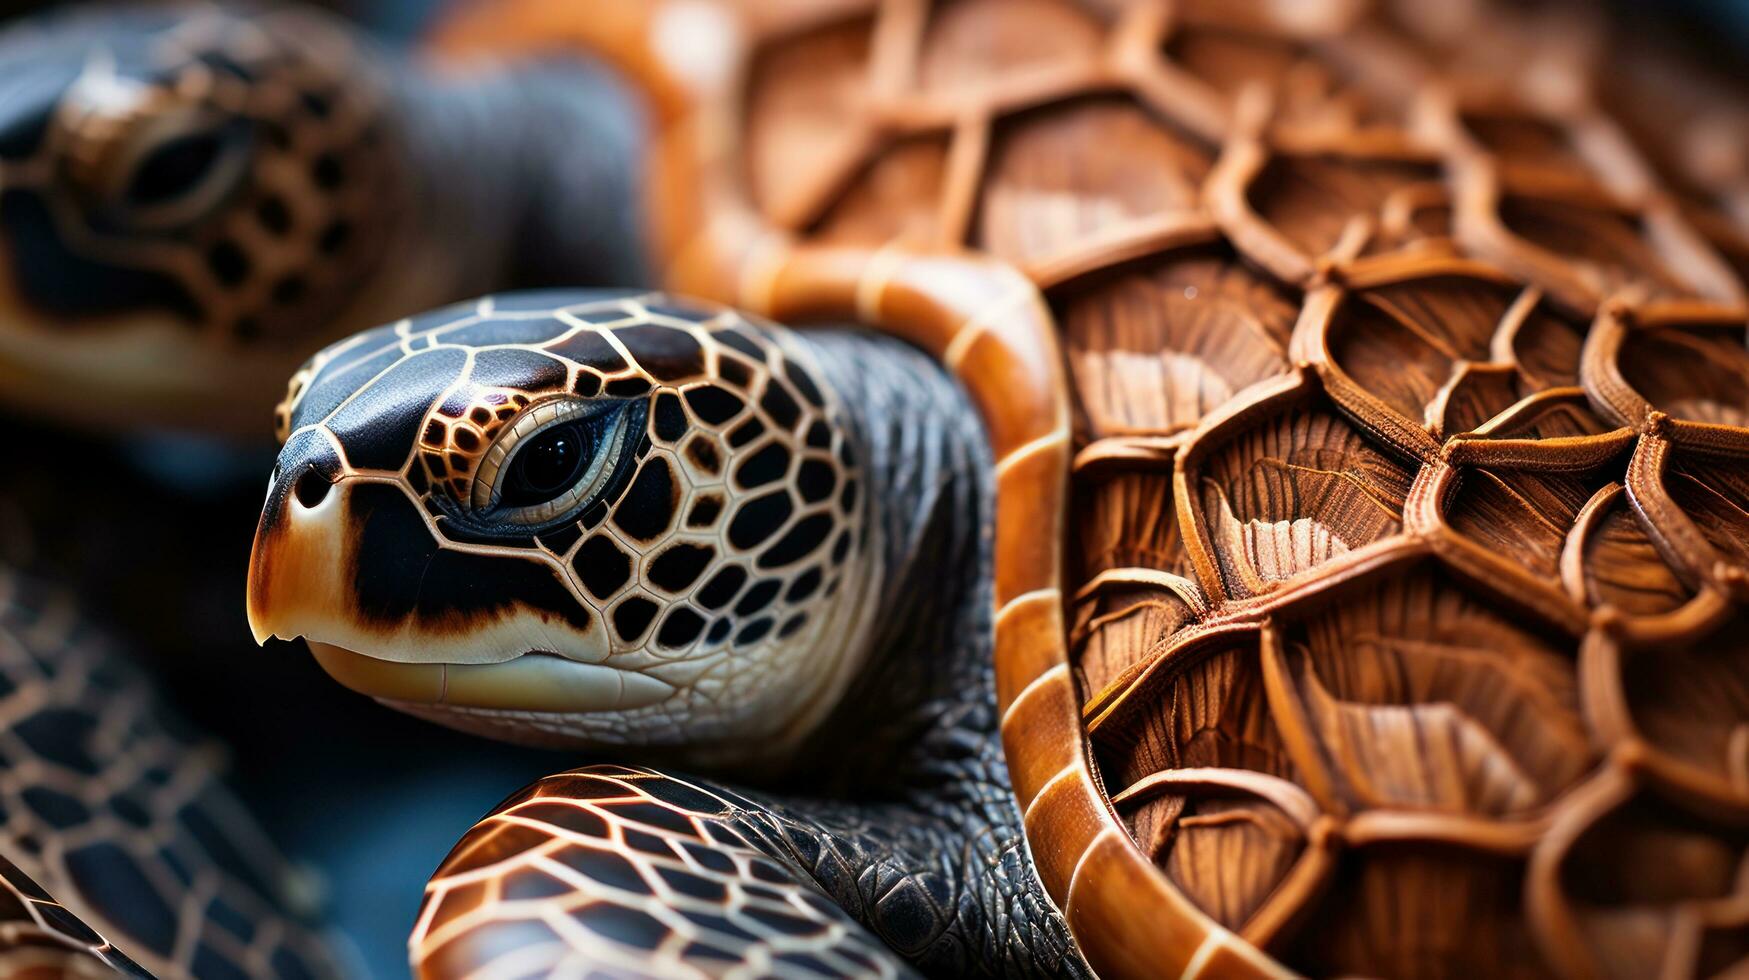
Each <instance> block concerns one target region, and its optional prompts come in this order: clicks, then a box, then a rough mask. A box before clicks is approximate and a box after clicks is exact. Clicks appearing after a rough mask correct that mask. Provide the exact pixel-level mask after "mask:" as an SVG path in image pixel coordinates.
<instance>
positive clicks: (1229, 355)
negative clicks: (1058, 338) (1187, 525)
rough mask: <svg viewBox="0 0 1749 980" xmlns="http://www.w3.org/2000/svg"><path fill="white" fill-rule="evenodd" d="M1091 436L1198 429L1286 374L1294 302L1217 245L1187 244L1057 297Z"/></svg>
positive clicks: (1084, 425)
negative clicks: (1242, 395)
mask: <svg viewBox="0 0 1749 980" xmlns="http://www.w3.org/2000/svg"><path fill="white" fill-rule="evenodd" d="M1054 306H1055V307H1056V313H1057V320H1058V322H1059V323H1060V324H1061V325H1062V330H1063V333H1064V345H1065V346H1066V347H1067V349H1068V359H1069V370H1070V373H1071V376H1072V377H1073V379H1074V382H1075V395H1076V398H1077V403H1078V407H1079V409H1080V412H1079V417H1078V421H1079V425H1078V428H1079V429H1080V430H1081V431H1082V432H1083V433H1084V434H1085V438H1088V439H1094V438H1103V437H1107V436H1120V435H1134V434H1149V435H1170V434H1172V433H1176V432H1179V431H1182V430H1185V429H1190V428H1194V427H1195V426H1196V425H1197V423H1199V422H1201V421H1202V418H1203V416H1205V415H1207V414H1208V413H1209V412H1211V411H1213V410H1214V409H1216V408H1218V407H1220V406H1221V405H1223V404H1225V403H1226V402H1227V401H1228V400H1230V399H1231V398H1232V397H1233V395H1234V394H1236V393H1237V392H1238V391H1239V390H1240V389H1242V388H1245V387H1247V386H1248V385H1251V384H1254V383H1256V382H1258V381H1261V380H1263V379H1265V378H1268V377H1272V376H1274V375H1277V374H1281V373H1283V372H1285V371H1286V370H1287V368H1288V364H1287V350H1286V348H1287V338H1288V334H1289V333H1290V332H1291V331H1292V329H1293V321H1294V316H1295V314H1296V312H1297V311H1296V308H1295V306H1294V305H1293V304H1292V303H1291V302H1290V300H1289V298H1288V297H1287V296H1286V295H1285V294H1284V293H1283V292H1282V291H1281V290H1279V289H1278V288H1277V287H1276V286H1274V285H1273V284H1271V283H1270V282H1268V281H1267V280H1265V279H1263V278H1261V277H1260V276H1258V275H1257V273H1255V272H1253V271H1252V270H1251V269H1249V268H1247V267H1246V266H1244V265H1243V264H1241V263H1240V262H1238V261H1237V259H1235V258H1234V257H1233V256H1232V254H1231V253H1230V252H1227V251H1225V250H1223V249H1219V248H1212V247H1211V248H1207V249H1187V250H1182V251H1177V252H1171V253H1168V254H1167V255H1164V256H1161V257H1160V258H1158V259H1154V260H1150V261H1148V262H1146V263H1142V264H1139V265H1135V266H1132V267H1128V268H1126V269H1124V270H1123V271H1122V272H1119V273H1117V274H1114V275H1112V276H1108V277H1105V278H1102V279H1101V280H1099V281H1098V282H1097V283H1096V284H1093V285H1090V286H1087V287H1085V288H1080V289H1076V290H1074V291H1073V292H1064V291H1059V292H1058V294H1057V296H1056V297H1055V303H1054Z"/></svg>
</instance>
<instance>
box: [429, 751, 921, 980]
mask: <svg viewBox="0 0 1749 980" xmlns="http://www.w3.org/2000/svg"><path fill="white" fill-rule="evenodd" d="M758 812H759V810H758V809H756V804H753V803H751V802H749V801H747V800H746V799H743V798H741V797H739V796H737V795H735V794H733V793H729V792H726V791H724V790H720V789H716V788H712V787H707V786H706V785H705V784H702V783H698V782H694V781H691V780H687V779H682V778H680V777H677V776H671V775H665V774H662V773H658V772H655V771H653V770H647V769H634V768H626V767H621V766H591V767H588V768H584V769H577V770H573V771H571V772H566V773H561V774H559V775H556V776H549V777H546V778H545V779H541V780H539V781H537V782H535V783H534V784H532V785H530V786H529V787H527V788H526V789H523V790H522V791H520V792H518V793H517V794H516V795H514V796H512V797H511V798H510V799H509V800H507V801H505V803H504V804H502V805H501V806H500V807H499V808H498V810H497V811H496V812H494V813H493V814H492V815H491V816H488V817H487V818H486V819H485V820H482V821H481V822H480V823H478V824H476V825H475V826H474V828H473V829H472V830H470V831H469V832H468V834H467V835H466V836H465V837H463V838H462V840H461V842H460V843H458V844H457V845H456V847H455V849H454V850H453V851H451V852H450V854H449V857H448V858H446V859H445V860H444V862H443V864H442V866H440V867H439V868H438V870H437V873H436V874H435V875H433V876H432V879H431V883H430V884H428V885H427V886H426V890H425V903H424V906H423V907H422V909H421V910H420V914H419V920H418V924H417V925H416V926H415V928H414V933H413V938H412V941H411V943H410V946H409V948H410V952H411V957H412V966H413V972H414V974H415V975H416V976H419V977H449V976H463V975H468V976H475V975H483V976H498V975H500V974H502V975H505V976H510V975H516V976H523V975H530V974H536V973H539V974H547V973H551V972H562V971H564V970H566V969H573V970H576V971H578V972H581V970H582V968H584V967H591V968H604V969H608V970H610V971H612V972H613V973H614V975H616V976H618V975H633V976H653V977H669V976H724V975H731V974H738V975H761V976H766V975H772V974H778V975H783V974H802V975H807V976H820V975H827V976H834V975H842V976H889V977H891V976H912V975H913V971H912V970H911V968H910V967H909V966H907V965H905V964H904V962H903V961H901V960H900V959H898V958H897V957H896V956H894V955H893V954H892V953H891V952H890V951H889V950H888V949H887V948H886V947H885V946H884V945H882V944H881V942H880V941H879V940H877V939H876V938H875V937H874V936H872V935H871V934H870V933H869V932H868V930H866V929H865V928H863V927H862V926H861V925H859V924H858V923H857V922H856V921H855V920H854V919H853V918H851V916H850V915H849V914H847V913H846V912H845V911H844V910H843V909H842V908H840V907H839V906H837V905H835V904H833V903H832V902H831V901H830V900H828V899H827V898H826V897H825V895H823V894H822V893H821V891H820V889H819V888H818V887H817V886H816V885H815V884H814V883H813V882H812V881H811V880H810V879H809V878H808V876H807V875H806V874H805V873H804V871H803V870H802V869H800V868H798V867H796V866H795V863H794V862H793V861H789V860H785V859H783V858H782V857H781V856H778V855H774V854H772V853H769V852H768V851H767V850H766V849H763V848H762V847H761V846H759V845H758V844H757V843H756V841H757V840H758V837H757V836H756V835H752V834H748V833H746V832H744V831H743V830H742V829H740V826H741V824H742V820H743V818H745V817H747V816H748V815H750V814H753V813H758ZM477 971H479V972H477Z"/></svg>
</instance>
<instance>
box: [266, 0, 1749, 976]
mask: <svg viewBox="0 0 1749 980" xmlns="http://www.w3.org/2000/svg"><path fill="white" fill-rule="evenodd" d="M1482 37H1485V38H1487V42H1486V43H1485V44H1484V43H1479V42H1478V41H1477V40H1476V39H1477V38H1482ZM568 43H573V44H574V43H580V44H582V45H583V46H585V47H586V48H587V49H589V50H591V51H593V52H594V53H595V54H596V55H598V56H601V57H604V58H606V59H608V60H610V61H612V62H613V63H615V64H617V65H619V66H621V67H622V68H623V69H625V70H626V71H627V72H629V73H630V74H631V75H632V77H633V78H634V79H635V80H636V81H637V90H638V91H639V92H641V93H642V95H643V97H644V98H645V100H646V103H647V105H648V106H649V107H650V112H651V114H652V116H653V117H654V118H655V119H656V121H657V123H658V132H657V135H656V136H655V139H654V146H655V148H656V153H655V156H654V159H653V162H652V168H653V173H654V179H652V180H651V182H650V188H651V190H652V192H653V193H652V194H651V196H650V200H649V202H648V203H647V207H648V209H649V211H648V215H647V217H646V218H645V221H644V227H646V228H647V229H648V238H647V239H646V240H645V241H644V244H645V245H647V247H648V248H649V249H650V250H651V251H652V253H653V254H654V256H655V258H656V260H657V265H658V267H659V268H660V269H661V270H662V271H663V275H664V277H665V280H666V282H667V283H668V285H669V286H670V287H671V288H672V290H673V292H671V293H649V292H641V291H632V292H625V293H600V292H558V293H550V292H549V293H535V294H508V295H504V296H497V297H488V298H485V299H482V300H480V301H478V302H475V303H468V304H461V305H458V306H454V307H450V308H447V309H444V310H441V311H438V312H435V313H431V314H428V315H425V316H421V317H415V318H411V319H406V320H402V321H399V322H396V323H393V324H390V325H387V326H384V327H381V328H379V329H377V330H374V331H371V332H367V333H364V334H361V335H358V336H356V337H353V338H351V339H349V340H347V341H343V342H341V343H340V344H338V345H335V346H333V347H330V348H329V349H327V350H325V351H323V352H322V353H321V354H318V355H317V356H316V357H315V358H314V359H313V360H312V361H311V362H310V363H309V364H308V365H306V366H305V367H304V368H303V369H302V370H301V371H299V372H298V373H297V374H296V375H295V376H294V378H293V379H292V382H291V387H290V390H289V393H288V396H287V399H286V401H285V402H284V404H283V405H282V408H281V412H280V414H279V416H278V419H279V423H280V427H281V435H282V437H283V438H284V439H285V444H284V447H283V449H282V451H281V454H280V459H279V462H278V465H277V467H276V470H275V472H274V474H273V477H272V483H271V489H270V491H269V495H268V499H267V502H266V505H265V508H264V510H263V514H262V519H261V523H260V526H259V529H258V531H257V535H256V540H255V549H254V555H253V559H252V566H251V571H250V583H249V585H250V597H249V605H250V615H251V620H252V623H253V624H254V626H255V629H256V632H257V635H258V637H261V638H265V637H266V636H269V635H278V636H282V637H295V636H304V637H306V638H307V639H308V640H309V641H310V646H311V648H312V650H313V652H314V654H315V656H316V658H317V659H318V660H319V661H320V662H321V663H322V665H323V666H324V667H325V668H326V669H327V670H328V671H329V672H330V673H331V674H333V675H334V676H335V677H336V678H337V679H339V680H340V681H342V682H343V683H345V684H347V685H349V686H351V687H353V688H355V689H357V690H360V691H362V692H364V693H367V694H370V695H372V696H374V697H376V698H378V699H380V700H382V701H384V702H386V703H389V704H391V705H394V706H396V707H398V708H401V709H403V710H408V711H412V712H415V713H417V714H420V715H422V716H425V717H430V718H433V719H435V720H438V721H441V722H443V723H445V724H449V725H454V726H457V727H461V728H465V729H468V730H472V731H479V732H483V733H486V734H491V735H495V736H502V737H509V738H518V739H524V740H529V741H537V742H541V743H546V744H557V745H575V746H580V747H586V748H590V749H594V750H598V751H605V752H607V753H608V754H609V755H610V756H611V757H613V758H615V759H617V760H619V761H620V762H625V763H629V762H632V761H634V760H639V761H640V764H642V763H643V762H651V761H661V760H666V761H668V762H679V763H683V764H687V765H691V766H694V767H703V768H710V769H715V770H719V771H723V772H727V773H729V774H731V775H738V776H739V777H740V778H741V780H742V781H743V782H752V783H757V784H762V785H766V786H770V787H775V788H774V789H772V790H770V791H753V790H743V789H730V788H728V787H727V786H726V785H724V784H723V783H719V782H715V781H709V780H705V779H700V778H693V777H686V776H680V775H676V774H673V773H670V772H667V771H665V770H657V769H650V768H632V767H628V766H626V765H620V764H604V765H598V766H594V767H590V768H585V769H580V770H576V771H573V772H569V773H564V774H560V775H555V776H553V777H551V778H549V779H546V780H543V781H541V782H538V783H536V784H535V785H533V786H530V787H529V788H528V789H526V790H524V791H522V792H520V793H518V794H515V795H513V796H512V797H510V798H509V799H508V800H506V801H505V803H504V804H503V805H502V806H501V807H500V808H499V809H498V810H497V811H496V812H495V813H494V814H493V815H491V816H489V817H487V818H486V819H485V820H484V821H483V822H482V823H481V824H480V825H479V826H478V827H476V828H475V829H474V830H473V831H472V832H470V833H469V834H468V835H467V836H466V837H465V838H464V839H463V841H462V842H461V843H460V844H458V846H457V847H456V849H455V850H454V851H453V852H452V853H451V855H450V857H449V858H448V859H447V860H446V862H445V863H444V865H443V866H442V867H441V868H439V870H438V872H437V873H436V875H435V876H434V877H433V879H432V881H431V883H430V884H429V885H428V886H427V890H426V904H425V908H424V911H423V913H422V915H421V917H420V919H419V921H418V924H417V925H416V927H415V932H414V936H413V939H412V944H411V955H412V961H413V965H414V967H415V970H416V972H418V973H420V974H421V975H429V976H449V975H464V974H467V975H491V976H512V975H516V976H520V975H525V974H533V973H544V972H547V971H554V972H561V973H567V974H570V975H580V974H584V973H587V972H589V971H590V970H600V971H604V972H608V973H626V972H629V973H635V974H648V975H660V976H669V975H698V974H706V975H715V974H731V975H743V974H761V973H768V972H771V973H795V974H798V975H800V974H821V973H826V974H835V973H863V972H866V973H884V974H902V973H905V972H907V970H909V969H910V968H913V967H915V968H917V969H921V970H922V971H924V972H926V973H932V974H938V975H966V974H975V973H1025V972H1039V973H1060V974H1065V975H1081V974H1085V973H1087V972H1089V971H1090V970H1091V971H1097V972H1098V973H1099V974H1100V975H1102V976H1160V975H1178V974H1182V975H1186V976H1223V977H1224V976H1242V975H1274V974H1280V973H1283V972H1285V971H1287V970H1299V971H1305V972H1309V973H1319V974H1337V975H1352V974H1362V975H1452V976H1473V975H1490V976H1493V975H1514V976H1516V975H1545V974H1550V973H1554V974H1562V975H1568V976H1587V975H1599V974H1605V973H1615V974H1619V975H1651V974H1663V975H1680V976H1688V975H1700V974H1710V973H1711V972H1713V971H1716V970H1719V969H1722V968H1724V967H1725V966H1726V965H1727V964H1730V963H1732V962H1734V961H1736V960H1737V959H1738V958H1739V957H1740V955H1741V952H1742V946H1741V940H1742V937H1743V927H1744V926H1743V924H1744V922H1745V919H1744V915H1743V909H1744V907H1745V905H1744V903H1745V901H1749V894H1745V893H1744V892H1743V890H1742V889H1743V885H1742V881H1741V878H1740V875H1739V869H1740V868H1741V867H1742V866H1743V861H1744V859H1745V856H1746V852H1749V837H1745V835H1744V831H1743V826H1744V820H1745V816H1746V815H1749V791H1746V789H1745V787H1749V769H1746V768H1745V763H1744V759H1745V757H1746V756H1745V753H1744V745H1745V744H1746V743H1745V741H1744V733H1745V732H1749V727H1746V726H1749V693H1746V692H1749V646H1746V645H1745V636H1746V635H1749V634H1746V633H1745V629H1744V625H1745V624H1744V622H1743V619H1742V615H1743V614H1742V612H1741V611H1740V610H1741V608H1742V607H1741V603H1742V601H1743V600H1744V599H1745V598H1746V597H1749V578H1746V577H1745V576H1746V574H1749V570H1746V568H1745V564H1746V563H1749V551H1745V545H1744V542H1745V541H1749V481H1745V478H1744V472H1745V465H1744V460H1745V459H1746V458H1749V353H1746V352H1745V350H1744V345H1743V329H1744V317H1745V309H1744V293H1743V287H1742V285H1741V283H1740V282H1739V281H1738V279H1737V277H1736V274H1735V273H1734V271H1733V263H1736V264H1738V265H1741V264H1742V259H1743V256H1744V255H1745V254H1746V253H1745V251H1744V250H1743V249H1742V241H1743V237H1742V229H1741V227H1740V225H1734V224H1733V222H1732V219H1731V218H1730V212H1729V211H1728V210H1727V209H1726V208H1725V207H1724V205H1725V204H1728V203H1729V202H1730V201H1731V200H1733V196H1734V195H1740V194H1741V193H1742V188H1743V187H1744V186H1746V185H1745V183H1744V174H1745V170H1744V166H1743V161H1742V160H1741V159H1740V158H1739V159H1736V160H1734V161H1733V160H1732V159H1731V158H1730V157H1729V156H1728V154H1727V155H1721V156H1715V157H1713V158H1711V159H1710V162H1709V163H1708V165H1706V166H1697V165H1695V164H1696V161H1695V160H1694V159H1692V155H1690V154H1685V153H1682V152H1668V151H1669V150H1670V147H1671V146H1672V145H1674V144H1676V143H1677V141H1678V140H1679V139H1680V138H1683V137H1685V136H1688V135H1690V134H1692V133H1693V132H1695V130H1693V129H1692V128H1689V127H1692V126H1694V125H1697V123H1696V120H1697V119H1701V118H1707V117H1705V116H1704V114H1701V113H1695V114H1693V115H1689V116H1687V117H1685V118H1676V117H1674V116H1672V115H1670V114H1665V117H1664V118H1659V115H1660V114H1659V113H1658V112H1655V111H1647V109H1646V107H1645V106H1644V105H1640V104H1638V103H1636V102H1635V101H1633V98H1632V94H1633V93H1632V86H1631V85H1629V86H1625V87H1624V86H1623V85H1622V84H1621V83H1620V81H1619V80H1615V79H1607V78H1605V76H1609V75H1611V74H1612V73H1615V72H1618V71H1619V72H1629V71H1631V72H1637V73H1639V74H1640V75H1642V76H1644V77H1646V78H1647V79H1648V83H1647V84H1648V85H1650V84H1652V79H1653V76H1654V75H1659V74H1660V73H1662V76H1673V77H1676V78H1684V77H1688V76H1687V75H1686V73H1687V72H1689V70H1690V69H1689V66H1684V65H1682V64H1680V63H1676V62H1672V61H1669V60H1659V59H1657V58H1655V57H1650V56H1648V57H1646V58H1643V59H1638V60H1636V58H1635V57H1628V56H1626V55H1621V56H1618V55H1616V54H1613V53H1611V52H1612V51H1613V50H1614V49H1613V48H1612V47H1611V46H1612V45H1614V44H1617V43H1620V39H1612V38H1611V37H1610V36H1608V35H1607V34H1606V33H1605V32H1604V31H1603V30H1602V28H1601V27H1600V26H1599V25H1598V24H1596V23H1594V22H1591V21H1589V20H1588V19H1587V18H1586V17H1585V16H1584V15H1583V13H1582V12H1575V11H1562V10H1556V11H1554V12H1553V13H1545V14H1532V13H1525V12H1523V11H1518V12H1501V11H1489V10H1483V9H1481V8H1480V7H1479V5H1471V4H1449V5H1439V7H1438V8H1437V9H1433V8H1429V7H1420V8H1414V7H1409V6H1405V7H1403V8H1402V9H1398V8H1397V7H1388V8H1386V9H1383V10H1380V11H1372V12H1369V11H1362V10H1357V9H1351V5H1347V4H1340V5H1335V4H1304V5H1293V6H1291V7H1290V6H1287V5H1251V4H1239V5H1215V4H1200V3H1188V2H1187V3H1178V4H1172V3H1164V2H1162V3H1149V2H1137V3H1127V4H1126V3H1095V2H1089V3H1086V4H1077V3H1071V2H1067V0H1062V2H1058V0H1027V2H1024V3H1020V2H1015V0H959V2H945V3H934V4H931V3H923V2H909V0H890V2H885V3H874V2H857V0H845V2H838V3H831V4H790V3H780V2H775V0H774V2H766V3H760V2H748V3H741V4H727V3H724V4H712V3H703V2H675V3H649V4H630V3H628V4H614V5H608V6H604V7H600V8H592V10H591V11H590V13H589V15H588V16H580V15H579V14H578V12H577V10H576V8H575V6H574V5H572V4H568V3H563V2H558V0H509V2H504V3H496V4H490V5H486V4H481V5H479V6H478V7H477V8H474V10H473V11H472V12H470V11H469V10H467V9H464V10H463V11H462V12H461V13H460V14H459V15H458V17H457V19H456V20H454V21H453V22H452V24H451V27H450V28H449V29H448V30H447V31H444V32H440V33H439V35H438V44H439V45H440V47H441V48H442V49H443V50H445V51H448V52H450V53H451V54H454V55H458V56H459V55H461V54H463V53H465V52H466V51H468V50H477V49H486V50H491V51H494V52H499V53H502V52H503V51H505V50H507V49H514V48H521V49H524V50H530V51H534V50H539V51H550V50H552V49H553V48H554V47H555V46H560V45H564V44H568ZM1626 43H1627V44H1629V45H1630V46H1631V47H1632V49H1633V50H1634V51H1635V52H1636V54H1643V53H1644V52H1645V51H1647V50H1649V45H1646V44H1642V43H1641V42H1640V41H1638V40H1635V39H1629V40H1628V41H1627V42H1626ZM1648 66H1653V67H1648ZM1600 79H1604V80H1602V81H1600ZM1624 90H1625V91H1626V92H1627V93H1628V95H1627V96H1624V94H1623V93H1624ZM1697 90H1699V91H1702V92H1714V93H1716V92H1718V91H1720V87H1719V83H1716V82H1714V83H1707V84H1705V85H1700V86H1698V87H1697ZM1727 91H1728V89H1727ZM1695 104H1696V105H1698V103H1695ZM1717 104H1725V105H1727V106H1728V100H1717ZM1618 116H1619V117H1620V118H1622V119H1628V120H1631V121H1632V129H1631V130H1630V129H1629V128H1627V127H1624V126H1623V125H1621V124H1618V123H1617V122H1615V121H1614V120H1615V118H1617V117H1618ZM1716 125H1717V123H1716V121H1714V120H1712V119H1709V120H1708V121H1707V122H1706V126H1707V127H1715V131H1716ZM1630 133H1633V134H1635V135H1637V136H1638V137H1639V139H1640V140H1641V142H1642V144H1656V148H1655V152H1650V153H1646V152H1642V151H1641V150H1640V149H1638V148H1637V147H1636V143H1635V140H1634V138H1632V136H1630ZM1660 168H1661V169H1660ZM627 206H628V207H630V206H632V205H631V204H630V202H628V204H627ZM636 244H637V243H632V242H628V247H633V246H634V245H636ZM688 295H690V296H692V297H700V298H685V297H687V296H688ZM711 301H715V302H721V303H725V304H728V305H725V306H718V305H715V303H714V302H711ZM736 308H740V309H744V310H747V311H749V312H748V313H739V312H736V311H735V309H736ZM765 318H769V319H765ZM772 321H781V322H784V323H799V322H802V321H815V322H825V323H828V324H830V323H834V322H836V323H839V324H845V323H852V322H854V323H858V324H861V325H862V326H863V327H865V328H867V329H869V330H870V331H872V332H865V333H859V332H856V331H854V330H845V329H842V328H834V329H822V330H818V331H805V332H792V331H791V330H790V329H787V328H786V327H782V326H777V325H775V324H774V323H773V322H772ZM919 349H921V351H923V352H926V353H927V354H928V355H929V358H930V359H932V360H933V362H934V363H931V360H930V359H926V358H925V357H924V355H923V354H921V353H919ZM476 971H477V972H476Z"/></svg>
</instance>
